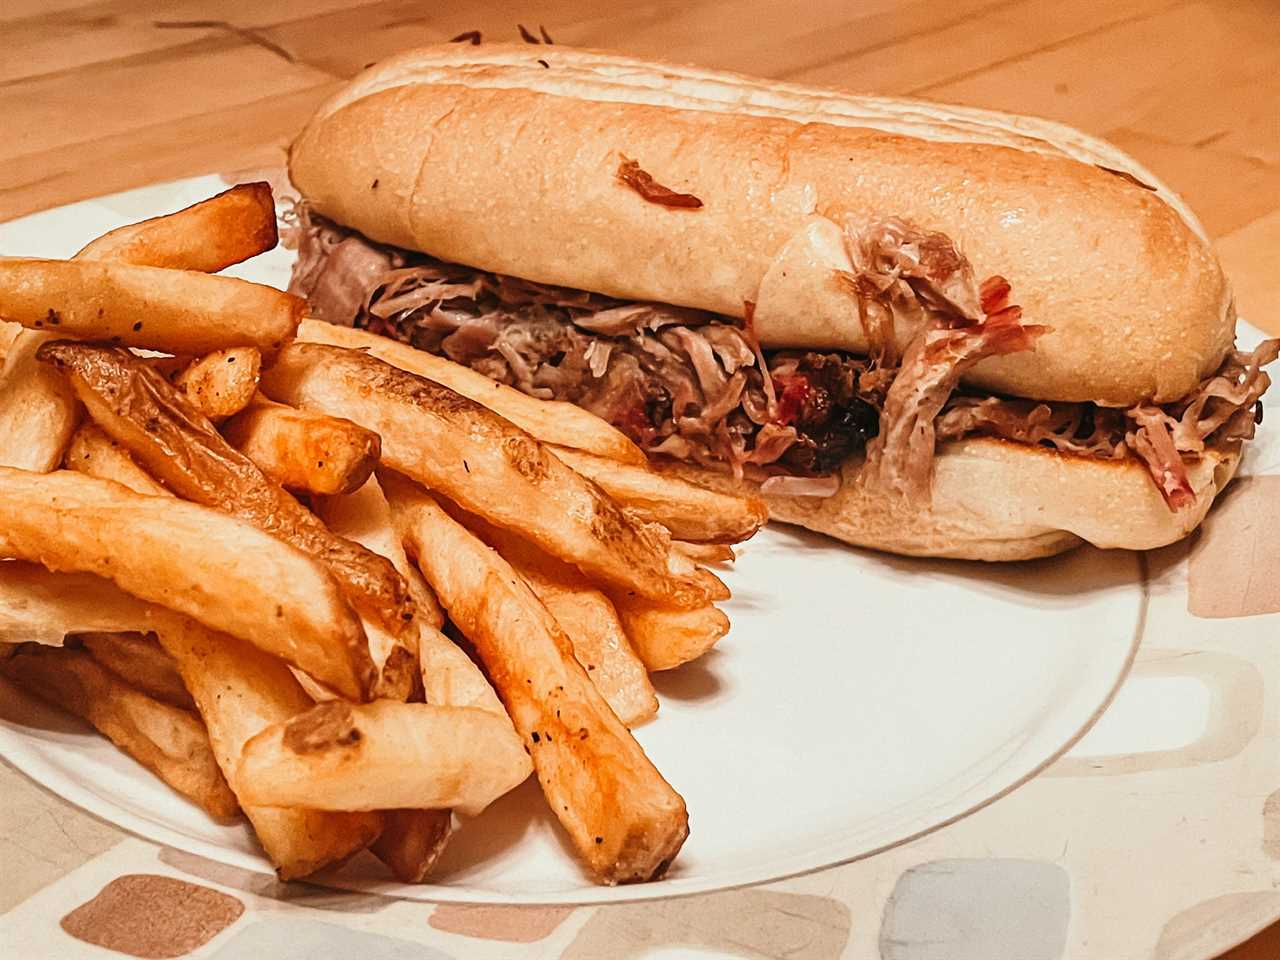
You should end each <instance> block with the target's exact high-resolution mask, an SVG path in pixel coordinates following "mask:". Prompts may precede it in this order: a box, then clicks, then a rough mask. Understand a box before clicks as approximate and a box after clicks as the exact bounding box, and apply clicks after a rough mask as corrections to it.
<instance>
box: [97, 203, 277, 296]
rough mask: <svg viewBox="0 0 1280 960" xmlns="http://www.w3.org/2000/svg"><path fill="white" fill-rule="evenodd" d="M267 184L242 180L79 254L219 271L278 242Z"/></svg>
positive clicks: (107, 237) (102, 238) (119, 231)
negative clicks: (227, 188) (214, 194)
mask: <svg viewBox="0 0 1280 960" xmlns="http://www.w3.org/2000/svg"><path fill="white" fill-rule="evenodd" d="M276 239H277V237H276V209H275V202H274V201H273V200H272V197H271V185H270V184H268V183H262V182H258V183H241V184H237V185H236V186H234V187H232V188H231V189H230V190H226V191H224V192H222V193H220V194H218V195H217V196H216V197H210V198H209V199H208V200H201V201H200V202H199V203H195V204H192V205H191V206H189V207H187V208H186V209H184V210H179V211H178V212H177V213H170V214H167V215H166V216H162V217H153V218H152V219H150V220H143V221H142V222H141V223H131V224H129V225H128V226H125V227H120V228H119V229H117V230H112V231H111V232H110V233H106V234H103V235H102V236H100V237H99V238H98V239H97V240H94V241H93V242H92V243H90V244H89V245H88V246H87V247H85V248H84V249H83V250H81V251H80V252H79V253H77V254H76V258H77V259H80V260H112V261H115V262H117V263H133V264H140V265H143V266H152V267H168V268H169V269H172V270H199V271H201V272H203V273H217V272H218V271H219V270H222V269H224V268H226V267H229V266H231V265H232V264H233V263H240V262H241V261H242V260H248V259H249V258H250V257H256V256H257V255H258V254H260V253H265V252H266V251H267V250H270V249H271V248H272V247H274V246H275V245H276Z"/></svg>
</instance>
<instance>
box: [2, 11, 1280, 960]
mask: <svg viewBox="0 0 1280 960" xmlns="http://www.w3.org/2000/svg"><path fill="white" fill-rule="evenodd" d="M535 17H536V18H537V19H536V20H535V19H534V18H535ZM157 20H163V21H170V22H172V21H185V20H215V21H227V25H226V26H197V27H189V28H179V29H172V28H171V29H164V28H160V27H157V26H156V25H155V21H157ZM521 20H524V21H525V22H526V23H527V25H529V26H531V27H532V26H536V23H537V22H541V23H543V24H545V26H546V27H547V29H548V30H549V31H550V32H551V34H552V35H553V36H554V37H555V38H556V40H557V41H558V42H561V43H570V44H575V45H581V46H597V47H607V48H613V49H617V50H621V51H625V52H628V53H633V54H638V55H648V56H661V57H666V58H670V59H675V60H683V61H689V62H695V63H700V64H704V65H707V66H713V67H723V68H728V69H734V70H741V71H744V72H749V73H756V74H761V75H765V76H775V77H780V78H787V79H792V80H799V81H805V82H817V83H827V84H832V85H837V86H842V87H846V88H849V89H853V90H859V91H866V92H878V93H888V94H912V95H916V96H923V97H929V98H933V99H939V100H953V101H958V102H962V103H969V104H975V105H980V106H986V107H996V108H1000V109H1006V110H1012V111H1017V112H1025V113H1033V114H1040V115H1043V116H1047V117H1052V118H1054V119H1057V120H1062V121H1065V122H1067V123H1071V124H1075V125H1077V126H1079V127H1081V128H1083V129H1085V130H1087V131H1089V132H1091V133H1095V134H1098V135H1101V136H1104V137H1107V138H1109V139H1111V140H1112V141H1114V142H1115V143H1117V144H1119V145H1120V146H1121V147H1123V148H1124V149H1126V150H1128V151H1131V152H1132V153H1134V154H1135V155H1136V156H1138V157H1139V159H1141V160H1142V161H1143V162H1144V163H1146V164H1148V165H1149V166H1150V167H1151V168H1152V169H1154V170H1155V171H1156V172H1157V173H1159V174H1160V175H1161V176H1162V177H1163V178H1165V179H1166V180H1167V181H1168V182H1169V183H1170V184H1171V185H1172V186H1173V187H1174V188H1175V189H1177V190H1178V191H1179V192H1181V193H1182V194H1183V195H1184V196H1186V197H1187V198H1188V200H1189V201H1190V202H1191V204H1192V206H1193V207H1194V208H1195V209H1196V211H1197V212H1198V213H1199V215H1200V216H1201V218H1202V219H1203V221H1204V223H1205V225H1206V227H1207V229H1208V230H1209V232H1210V234H1211V235H1212V236H1213V237H1214V239H1215V242H1216V243H1217V246H1218V249H1219V252H1220V254H1221V256H1222V259H1223V263H1224V264H1225V266H1226V268H1227V270H1228V272H1229V274H1230V275H1231V277H1232V279H1233V282H1234V284H1235V288H1236V292H1237V300H1238V304H1239V308H1240V311H1241V313H1242V314H1243V315H1244V316H1247V317H1248V318H1249V319H1250V320H1252V321H1253V322H1254V323H1256V324H1258V325H1259V326H1262V327H1264V328H1266V329H1270V330H1276V331H1280V311H1277V309H1276V304H1277V303H1278V302H1280V270H1277V268H1276V266H1275V264H1276V263H1277V260H1280V109H1277V107H1276V104H1277V103H1278V102H1280V42H1277V39H1276V38H1277V37H1280V4H1277V3H1275V2H1274V0H1202V2H1196V0H1111V2H1106V3H1103V2H1099V0H951V2H948V3H945V4H944V3H939V2H936V0H863V2H860V3H857V4H852V3H849V2H847V0H809V2H808V3H805V4H803V5H795V4H785V3H777V2H775V0H641V2H638V3H633V4H627V5H601V4H593V3H589V2H587V0H543V2H540V3H538V4H536V5H531V4H529V3H527V2H526V0H487V2H483V0H455V2H451V3H448V4H436V3H428V2H425V0H379V2H370V3H361V2H359V0H354V2H353V0H267V2H259V3H255V4H248V3H244V2H243V0H176V2H169V3H166V4H163V5H159V4H154V3H149V2H147V0H7V2H5V3H0V49H4V51H5V55H4V56H3V57H0V130H3V131H4V134H5V135H4V136H3V137H0V219H8V218H11V217H15V216H19V215H21V214H24V213H28V212H31V211H34V210H39V209H42V208H45V207H50V206H55V205H58V204H62V203H68V202H71V201H74V200H79V199H83V198H85V197H89V196H94V195H97V194H102V193H108V192H112V191H115V190H121V189H125V188H128V187H133V186H139V185H141V184H144V183H148V182H153V181H156V180H162V179H171V178H176V177H181V176H187V175H192V174H196V173H204V172H210V171H219V170H236V169H244V168H249V167H254V166H260V165H269V164H273V163H278V162H279V161H280V160H281V159H282V158H283V150H284V147H285V145H286V144H287V143H288V142H289V140H290V139H291V138H292V136H293V134H294V133H295V132H296V131H297V130H298V128H299V126H300V125H301V124H302V122H303V121H304V120H305V118H306V117H307V115H308V114H309V113H310V111H311V110H312V109H313V107H314V106H315V104H316V103H317V102H318V101H319V100H320V99H321V98H322V97H324V96H325V95H326V94H327V93H328V92H329V91H331V90H332V89H334V88H335V86H336V85H337V84H338V83H339V82H340V81H341V80H342V79H344V78H346V77H350V76H351V75H353V74H354V73H356V72H357V71H358V70H360V69H361V68H362V67H363V66H365V65H366V64H367V63H369V62H370V61H374V60H377V59H380V58H382V57H385V56H387V55H388V54H390V53H393V52H395V51H398V50H402V49H405V48H407V47H412V46H414V45H417V44H420V43H425V42H430V41H437V40H443V39H448V38H449V37H451V36H453V35H455V34H457V33H460V32H462V31H464V30H472V29H480V30H482V31H484V33H485V34H486V36H488V37H490V38H506V39H515V38H516V36H517V34H516V27H515V25H516V23H517V22H519V21H521ZM232 27H234V28H239V31H240V32H237V30H236V29H231V28H232ZM1256 943H1257V946H1256V947H1245V948H1241V949H1240V950H1238V951H1235V952H1233V953H1232V954H1231V955H1230V957H1231V960H1264V958H1273V957H1275V956H1277V955H1278V954H1280V930H1273V931H1271V932H1270V933H1267V934H1264V935H1263V936H1262V937H1260V938H1258V939H1257V940H1256Z"/></svg>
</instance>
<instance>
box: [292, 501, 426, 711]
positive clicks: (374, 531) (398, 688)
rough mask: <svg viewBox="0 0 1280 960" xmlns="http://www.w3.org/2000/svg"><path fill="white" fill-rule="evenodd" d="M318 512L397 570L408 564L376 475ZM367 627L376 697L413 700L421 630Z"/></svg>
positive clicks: (323, 503) (340, 532) (325, 503)
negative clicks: (394, 632)
mask: <svg viewBox="0 0 1280 960" xmlns="http://www.w3.org/2000/svg"><path fill="white" fill-rule="evenodd" d="M317 512H318V513H319V515H320V518H321V519H322V520H323V521H324V522H325V524H327V525H328V527H329V529H330V530H332V531H333V532H334V533H336V534H338V536H340V537H346V538H347V539H348V540H351V541H352V542H353V543H358V544H360V546H362V547H364V548H365V549H367V550H372V551H373V552H374V553H376V554H378V555H379V556H382V557H386V558H387V559H388V560H389V561H391V564H392V565H393V566H395V567H396V568H397V570H399V569H400V568H402V567H408V560H407V559H406V558H405V555H404V547H403V546H401V544H400V539H399V537H397V536H396V532H395V530H394V529H393V528H392V525H391V508H390V507H389V506H388V505H387V499H386V497H384V496H383V495H382V488H381V487H380V486H378V481H377V480H376V479H375V478H373V477H370V478H369V479H368V480H367V481H366V482H365V484H364V486H362V487H361V488H360V489H359V490H357V491H356V492H355V493H352V494H349V495H347V496H344V497H329V498H327V499H326V500H323V501H321V502H320V503H319V504H318V505H317ZM406 587H407V584H406ZM415 614H416V611H415ZM364 632H365V635H366V636H367V637H368V638H369V654H370V655H371V656H372V657H373V663H374V666H375V667H377V669H378V684H377V686H376V687H375V688H374V697H375V699H386V700H401V701H404V700H408V699H409V698H410V697H411V696H412V695H413V693H414V690H415V688H416V687H417V683H416V681H417V678H418V642H417V632H416V631H414V630H405V631H402V633H401V636H400V637H394V636H392V635H391V634H389V633H387V632H386V631H385V630H382V629H380V628H379V627H378V626H377V624H374V623H370V622H368V621H366V622H365V625H364Z"/></svg>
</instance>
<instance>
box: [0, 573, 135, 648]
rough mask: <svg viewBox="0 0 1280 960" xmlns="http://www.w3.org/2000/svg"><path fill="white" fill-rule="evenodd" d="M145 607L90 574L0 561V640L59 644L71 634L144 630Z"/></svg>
mask: <svg viewBox="0 0 1280 960" xmlns="http://www.w3.org/2000/svg"><path fill="white" fill-rule="evenodd" d="M146 622H147V619H146V604H144V603H143V602H142V601H141V600H138V599H137V598H135V597H132V596H130V595H129V594H127V593H123V592H122V591H121V590H120V589H119V588H118V587H116V586H115V585H114V584H112V583H111V582H110V581H108V580H103V579H102V578H101V577H95V576H93V575H92V574H88V573H53V572H51V571H49V570H46V569H45V568H44V567H42V566H40V565H39V564H38V563H27V562H26V561H23V560H0V641H3V642H7V643H22V642H24V641H34V642H35V643H43V644H48V645H50V646H55V647H56V646H60V645H61V644H62V642H63V640H64V638H65V637H66V636H67V635H68V634H73V633H94V632H99V631H101V632H108V633H116V632H121V631H128V630H141V629H145V627H146Z"/></svg>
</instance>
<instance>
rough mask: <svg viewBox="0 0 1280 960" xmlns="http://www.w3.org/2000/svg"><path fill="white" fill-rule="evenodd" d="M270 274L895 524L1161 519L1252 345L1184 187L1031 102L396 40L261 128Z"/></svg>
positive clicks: (984, 543)
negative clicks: (901, 96)
mask: <svg viewBox="0 0 1280 960" xmlns="http://www.w3.org/2000/svg"><path fill="white" fill-rule="evenodd" d="M290 172H291V175H292V178H293V180H294V183H295V184H296V185H297V187H298V188H299V189H300V190H301V192H302V194H303V196H304V199H305V203H304V204H303V205H302V207H301V208H300V209H299V211H298V222H297V224H296V227H295V230H294V238H295V240H296V241H297V242H298V245H299V254H300V256H299V263H298V266H297V268H296V269H295V274H294V283H293V289H294V291H295V292H300V293H303V294H305V295H307V296H308V297H309V298H310V299H311V302H312V309H313V311H314V312H315V313H316V314H317V315H318V316H320V317H322V318H323V319H327V320H329V321H331V322H334V323H339V324H347V325H356V326H361V327H367V328H369V329H371V330H374V331H375V332H380V333H385V334H387V335H389V336H393V337H396V338H397V339H401V340H405V341H407V342H409V343H412V344H414V345H415V346H418V347H421V348H422V349H425V350H428V351H430V352H432V353H437V354H441V355H444V356H448V357H450V358H451V359H454V360H456V361H458V362H460V363H463V364H466V365H467V366H470V367H473V368H474V369H477V370H480V371H481V372H483V373H485V374H487V375H489V376H490V377H492V378H494V379H495V380H499V381H502V382H504V383H507V384H509V385H511V386H514V387H517V388H519V389H521V390H523V391H525V392H527V393H529V394H532V395H534V396H539V397H544V398H548V399H557V400H568V401H571V402H573V403H576V404H578V405H580V406H583V407H585V408H586V409H588V410H591V411H592V412H594V413H597V414H599V415H600V416H602V417H603V418H605V419H606V420H608V421H610V422H611V423H613V424H614V425H615V426H617V427H618V428H619V429H621V430H622V431H623V432H625V433H627V434H628V435H629V436H630V437H631V438H632V439H633V440H635V441H636V442H637V443H638V444H640V445H641V446H642V447H643V448H644V449H645V450H646V452H648V453H649V454H650V455H651V457H652V458H653V460H654V462H655V464H659V465H665V466H666V467H667V468H669V469H672V470H675V471H678V472H680V473H681V474H682V475H684V476H686V477H689V478H692V479H696V480H697V481H698V482H701V483H705V484H710V485H713V486H720V487H727V488H740V487H742V486H743V485H746V486H750V487H756V486H758V487H759V489H760V491H761V492H762V493H763V494H764V495H765V496H766V497H767V499H768V501H769V504H770V508H771V511H772V514H773V516H774V517H775V518H777V519H781V520H784V521H789V522H794V523H799V524H802V525H804V526H807V527H810V528H812V529H815V530H819V531H823V532H827V533H830V534H832V535H834V536H837V537H840V538H841V539H844V540H846V541H848V542H851V543H856V544H861V545H865V546H870V547H876V548H880V549H885V550H891V551H894V552H899V553H911V554H925V555H940V556H956V557H976V558H982V559H992V560H1004V559H1018V558H1024V557H1033V556H1041V555H1046V554H1051V553H1055V552H1058V551H1061V550H1063V549H1067V548H1068V547H1071V546H1073V545H1075V544H1078V543H1079V542H1081V541H1082V540H1083V541H1088V542H1091V543H1094V544H1097V545H1099V546H1103V547H1130V548H1149V547H1155V546H1159V545H1162V544H1165V543H1169V542H1171V541H1173V540H1176V539H1178V538H1179V537H1181V536H1183V535H1185V534H1186V533H1188V532H1189V531H1190V530H1192V529H1194V527H1195V526H1196V525H1197V524H1198V523H1199V522H1200V521H1201V519H1202V518H1203V516H1204V513H1205V511H1206V510H1207V509H1208V507H1209V505H1210V504H1211V503H1212V501H1213V499H1214V497H1215V496H1216V495H1217V494H1218V493H1219V492H1220V491H1221V489H1222V488H1223V486H1224V485H1225V484H1226V483H1227V482H1228V481H1229V480H1230V478H1231V476H1232V475H1233V473H1234V471H1235V468H1236V465H1237V463H1238V460H1239V456H1240V449H1241V445H1242V443H1243V442H1244V441H1245V440H1247V439H1249V438H1251V437H1252V436H1253V430H1254V421H1255V415H1256V411H1257V410H1258V409H1259V406H1258V400H1259V397H1260V396H1261V394H1262V392H1263V391H1264V390H1265V389H1266V387H1267V386H1268V384H1269V378H1268V377H1267V375H1266V374H1265V373H1264V372H1262V370H1261V366H1262V365H1263V364H1264V363H1266V362H1269V361H1270V360H1272V359H1274V358H1275V356H1276V353H1277V344H1275V343H1271V342H1269V343H1267V344H1264V345H1262V346H1261V347H1259V348H1258V350H1256V351H1254V352H1252V353H1236V352H1234V350H1233V341H1234V336H1235V316H1234V311H1233V308H1232V302H1231V295H1230V290H1229V288H1228V285H1227V282H1226V280H1225V278H1224V277H1223V275H1222V272H1221V269H1220V268H1219V266H1218V263H1217V261H1216V260H1215V259H1214V256H1213V254H1212V252H1211V250H1210V249H1209V246H1208V244H1207V242H1206V240H1205V238H1204V235H1203V232H1202V230H1201V229H1200V227H1199V225H1198V223H1197V222H1196V221H1195V219H1194V217H1193V216H1192V214H1191V213H1190V212H1189V211H1188V210H1187V209H1186V208H1185V206H1184V205H1183V204H1182V202H1181V201H1180V200H1179V199H1178V198H1177V197H1176V196H1174V195H1173V194H1171V193H1170V192H1169V191H1168V189H1167V188H1165V187H1163V186H1162V185H1161V184H1160V183H1159V182H1158V181H1157V180H1156V179H1155V178H1154V177H1153V176H1152V175H1151V174H1150V173H1148V172H1147V171H1146V170H1144V169H1142V168H1141V167H1140V166H1138V165H1137V164H1136V163H1135V162H1134V161H1133V160H1131V159H1130V158H1128V157H1127V156H1125V155H1123V154H1121V153H1120V152H1119V151H1117V150H1116V149H1115V148H1113V147H1111V146H1109V145H1107V144H1104V143H1102V142H1100V141H1096V140H1092V139H1090V138H1088V137H1086V136H1084V135H1083V134H1080V133H1078V132H1076V131H1073V130H1070V129H1068V128H1065V127H1061V126H1058V125H1055V124H1051V123H1048V122H1046V121H1041V120H1033V119H1030V118H1024V117H1013V116H1008V115H1004V114H995V113H989V112H985V111H978V110H971V109H965V108H958V107H946V106H941V105H938V104H927V103H920V102H913V101H906V100H890V99H883V98H871V97H855V96H850V95H847V94H842V93H836V92H831V91H824V90H817V89H812V88H807V87H798V86H792V85H787V84H776V83H770V82H765V81H755V80H750V79H748V78H744V77H739V76H736V75H731V74H723V73H716V72H712V71H706V70H700V69H695V68H688V67H678V66H673V65H669V64H657V63H648V62H644V61H638V60H631V59H627V58H623V57H617V56H612V55H606V54H600V53H592V52H586V51H577V50H562V49H560V48H555V47H547V46H539V47H538V48H536V49H534V48H533V47H519V46H505V45H500V44H494V45H489V44H484V45H480V46H472V45H462V44H454V45H444V46H439V47H431V48H425V49H422V50H419V51H414V52H411V53H407V54H403V55H401V56H398V57H396V58H394V59H392V60H389V61H387V62H385V63H383V64H381V65H379V66H377V67H374V68H373V69H371V70H368V71H366V72H365V73H364V74H362V75H361V76H360V77H358V78H356V80H354V81H353V82H352V83H351V84H350V85H349V86H348V87H346V88H345V89H344V90H342V91H340V92H339V93H338V94H337V95H335V96H334V97H333V98H332V99H330V100H329V101H328V102H327V103H326V104H324V105H323V106H322V107H321V108H320V110H319V112H318V113H317V115H316V116H315V118H314V119H313V120H312V121H311V123H310V124H309V125H308V127H307V128H306V130H305V131H304V132H303V133H302V135H301V136H300V137H299V139H298V140H297V142H296V143H295V144H294V145H293V149H292V151H291V154H290Z"/></svg>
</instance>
